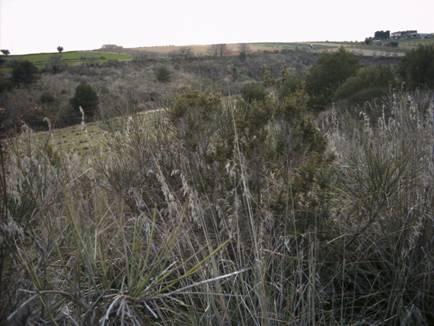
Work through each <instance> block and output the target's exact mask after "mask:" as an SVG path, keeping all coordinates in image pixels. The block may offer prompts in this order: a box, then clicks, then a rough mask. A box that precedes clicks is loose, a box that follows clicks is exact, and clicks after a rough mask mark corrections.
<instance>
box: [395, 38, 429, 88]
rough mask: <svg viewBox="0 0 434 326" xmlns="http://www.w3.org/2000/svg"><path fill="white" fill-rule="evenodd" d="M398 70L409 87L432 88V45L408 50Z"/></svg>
mask: <svg viewBox="0 0 434 326" xmlns="http://www.w3.org/2000/svg"><path fill="white" fill-rule="evenodd" d="M399 72H400V74H401V77H402V78H403V79H404V81H405V82H406V83H407V86H408V87H409V88H411V89H415V88H418V87H419V88H420V87H422V88H431V89H432V88H434V46H419V47H418V48H417V49H414V50H411V51H410V52H408V53H407V54H406V56H405V57H404V58H403V59H402V61H401V64H400V67H399Z"/></svg>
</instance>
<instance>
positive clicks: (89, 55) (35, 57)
mask: <svg viewBox="0 0 434 326" xmlns="http://www.w3.org/2000/svg"><path fill="white" fill-rule="evenodd" d="M58 55H59V54H58V53H35V54H25V55H11V56H9V57H8V58H7V60H8V61H9V60H10V61H12V60H28V61H30V62H32V63H33V64H34V65H35V66H37V67H38V68H43V67H44V66H45V65H46V64H47V63H48V62H49V61H50V58H51V57H53V56H58ZM61 57H62V60H63V61H64V62H65V63H66V64H68V65H77V64H82V63H86V62H96V63H102V62H106V61H109V60H115V61H129V60H131V59H132V56H131V55H129V54H127V53H114V52H105V51H69V52H63V53H62V54H61Z"/></svg>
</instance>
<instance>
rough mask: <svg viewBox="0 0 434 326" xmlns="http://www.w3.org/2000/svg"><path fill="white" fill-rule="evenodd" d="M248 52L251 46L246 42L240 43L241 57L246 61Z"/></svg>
mask: <svg viewBox="0 0 434 326" xmlns="http://www.w3.org/2000/svg"><path fill="white" fill-rule="evenodd" d="M248 52H249V46H248V45H247V44H246V43H242V44H240V54H239V58H240V60H241V61H246V59H247V53H248Z"/></svg>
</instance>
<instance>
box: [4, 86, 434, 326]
mask: <svg viewBox="0 0 434 326" xmlns="http://www.w3.org/2000/svg"><path fill="white" fill-rule="evenodd" d="M430 101H432V99H427V98H425V97H423V96H419V95H417V94H416V95H409V94H396V95H393V96H392V97H391V98H390V100H389V101H388V102H387V103H386V104H385V106H384V108H385V115H384V118H382V119H381V120H380V121H378V122H376V123H375V124H373V123H372V121H369V120H368V119H364V120H362V121H357V120H351V119H350V118H345V120H342V119H343V118H342V119H341V117H338V116H337V115H336V114H335V113H331V114H330V117H329V125H328V126H329V128H328V132H327V136H328V143H329V145H328V149H327V152H330V151H331V152H334V154H335V161H334V162H333V163H327V162H323V161H322V160H321V159H320V158H319V157H318V155H317V154H315V153H318V152H320V150H319V149H318V150H313V149H308V147H307V144H311V145H310V146H311V147H312V146H313V145H312V144H314V143H311V141H312V139H309V138H308V137H309V136H311V137H312V135H311V134H309V133H307V131H310V132H311V133H313V134H314V135H316V134H315V132H313V129H308V128H307V127H306V128H307V129H303V130H302V131H303V132H304V133H301V134H300V130H299V129H297V128H299V122H300V121H299V120H297V119H298V118H297V119H296V118H295V116H296V115H297V114H298V113H297V112H292V114H290V118H289V119H290V120H288V121H289V122H288V121H287V124H283V121H286V120H282V119H283V118H281V115H280V113H279V112H282V111H279V110H280V109H277V108H271V109H272V110H273V114H272V115H271V117H269V118H263V119H262V120H261V121H259V122H257V120H251V119H252V116H251V115H249V114H251V112H252V111H249V110H248V108H249V107H243V106H240V107H238V106H233V105H232V104H231V103H229V104H228V105H226V106H222V107H220V106H217V109H216V110H221V111H212V112H211V113H210V112H208V111H200V108H195V111H192V112H191V115H190V116H188V115H187V116H184V118H185V119H184V120H182V119H181V120H176V119H175V120H169V119H166V118H165V117H163V116H161V115H157V116H156V119H153V120H152V122H151V123H149V121H148V122H147V123H143V120H141V119H127V120H126V121H125V123H121V125H120V126H117V128H116V130H115V131H113V132H110V133H107V136H106V137H107V139H108V140H109V141H107V145H106V146H108V149H109V150H108V151H107V152H106V153H104V154H103V155H98V153H95V155H94V156H92V157H89V158H88V159H87V160H86V162H83V161H82V160H80V158H79V157H78V156H77V155H65V154H64V153H62V152H61V151H57V150H56V149H55V148H54V149H53V148H51V149H50V148H47V146H43V144H41V142H39V141H37V140H36V138H35V137H31V135H27V136H26V135H23V137H22V138H19V139H17V141H18V142H19V144H17V146H15V148H24V149H25V150H24V151H20V153H17V152H14V151H10V152H9V155H8V158H7V162H8V165H7V167H8V174H7V176H6V181H7V187H8V188H7V194H6V195H5V196H6V197H4V196H3V197H2V200H3V201H2V207H5V208H6V212H7V215H6V216H4V217H3V218H4V219H3V220H2V221H1V223H2V224H1V235H2V238H1V239H2V240H1V241H2V242H1V245H2V248H3V249H5V250H7V252H8V256H3V257H2V258H3V260H2V262H3V263H4V264H3V278H2V279H3V280H6V281H7V285H5V283H4V282H3V283H2V286H3V288H2V293H4V295H2V298H1V300H2V301H1V306H2V307H7V309H5V310H4V311H3V315H2V316H3V318H6V317H8V320H9V321H10V322H15V323H20V322H24V321H27V322H28V323H38V324H66V325H69V324H71V325H72V324H73V325H95V324H97V323H100V324H102V325H118V324H121V325H143V324H156V325H204V324H205V325H228V324H237V325H280V324H282V325H428V324H430V323H432V321H433V318H434V316H433V315H432V305H433V294H434V289H433V284H432V282H431V281H432V278H433V268H432V266H433V262H434V250H433V242H432V233H430V232H432V225H433V220H432V211H433V204H434V203H433V202H432V198H433V193H434V192H433V188H432V187H433V184H434V170H433V157H432V148H433V145H434V143H433V139H434V137H433V136H434V135H433V126H432V122H431V121H432V120H431V119H432V118H433V116H432V114H433V108H432V105H431V104H430ZM267 107H268V106H267ZM250 109H251V110H253V108H252V107H250ZM386 109H388V110H386ZM243 110H247V111H243ZM253 112H254V113H255V112H256V111H253ZM189 114H190V113H189ZM255 114H263V112H262V111H259V112H256V113H255ZM204 115H205V117H206V121H207V122H206V123H207V125H206V128H202V129H201V128H199V129H198V131H199V132H200V134H199V135H196V136H200V137H197V138H194V139H193V140H194V141H197V142H198V143H197V144H198V145H197V144H195V143H191V142H190V140H189V141H187V140H188V139H187V138H186V137H187V136H186V135H188V132H187V131H188V129H185V128H186V127H188V126H194V124H192V123H194V122H197V119H199V118H200V117H203V116H204ZM241 117H242V118H241ZM262 117H264V116H262ZM189 118H190V120H188V119H189ZM300 118H302V119H303V121H305V122H304V124H306V125H308V124H307V122H306V120H307V119H308V117H307V116H302V117H300ZM266 119H269V120H267V121H268V123H265V122H264V121H266ZM294 119H295V120H294ZM249 121H250V122H255V121H256V122H257V123H258V124H257V125H255V128H249V125H248V124H247V125H246V123H247V122H249ZM189 123H190V124H189ZM203 123H204V122H203ZM199 127H200V125H199ZM89 128H92V126H89ZM72 130H73V129H71V131H70V132H71V133H73V131H72ZM253 134H254V135H255V137H249V136H252V135H253ZM77 136H78V135H77ZM279 137H280V138H279ZM315 139H318V138H315V137H313V140H315ZM262 140H263V141H264V142H263V143H261V141H262ZM222 141H223V142H224V141H228V143H227V144H222ZM230 141H233V142H230ZM309 141H310V142H309ZM280 142H283V144H284V146H280V147H277V148H278V149H279V153H280V154H278V153H277V152H273V153H274V154H273V155H271V154H270V152H269V151H267V150H269V149H270V148H271V147H273V146H275V145H273V144H280ZM298 142H300V143H298ZM264 144H265V145H266V146H265V145H264ZM196 145H197V146H196ZM301 145H303V146H305V147H302V146H301ZM224 146H229V147H227V148H228V149H230V150H228V151H226V152H224V153H225V154H224V155H223V154H221V152H220V151H218V150H217V148H223V149H224V148H225V147H224ZM273 148H274V147H273ZM316 151H318V152H316ZM327 152H326V153H327ZM219 153H220V154H219ZM217 154H219V155H217ZM211 159H212V160H211ZM210 160H211V161H210ZM5 198H7V201H5V200H4V199H5Z"/></svg>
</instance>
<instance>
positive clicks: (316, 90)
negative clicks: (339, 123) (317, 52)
mask: <svg viewBox="0 0 434 326" xmlns="http://www.w3.org/2000/svg"><path fill="white" fill-rule="evenodd" d="M358 68H359V63H358V60H357V58H356V57H355V56H354V55H353V54H351V53H349V52H347V51H345V50H344V49H343V48H341V49H340V50H339V51H338V52H337V53H326V54H323V55H322V56H321V58H320V59H319V62H318V63H317V64H316V65H315V66H313V67H312V68H311V70H310V72H309V75H308V76H307V79H306V90H307V92H308V94H309V96H310V100H309V107H310V108H311V109H313V110H316V111H320V110H324V109H325V108H326V107H327V106H328V105H330V104H331V102H332V100H333V96H334V94H335V92H336V90H337V89H338V88H339V86H340V85H341V84H343V83H344V82H345V80H346V79H347V78H348V77H351V76H353V75H354V74H355V73H356V71H357V69H358Z"/></svg>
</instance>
